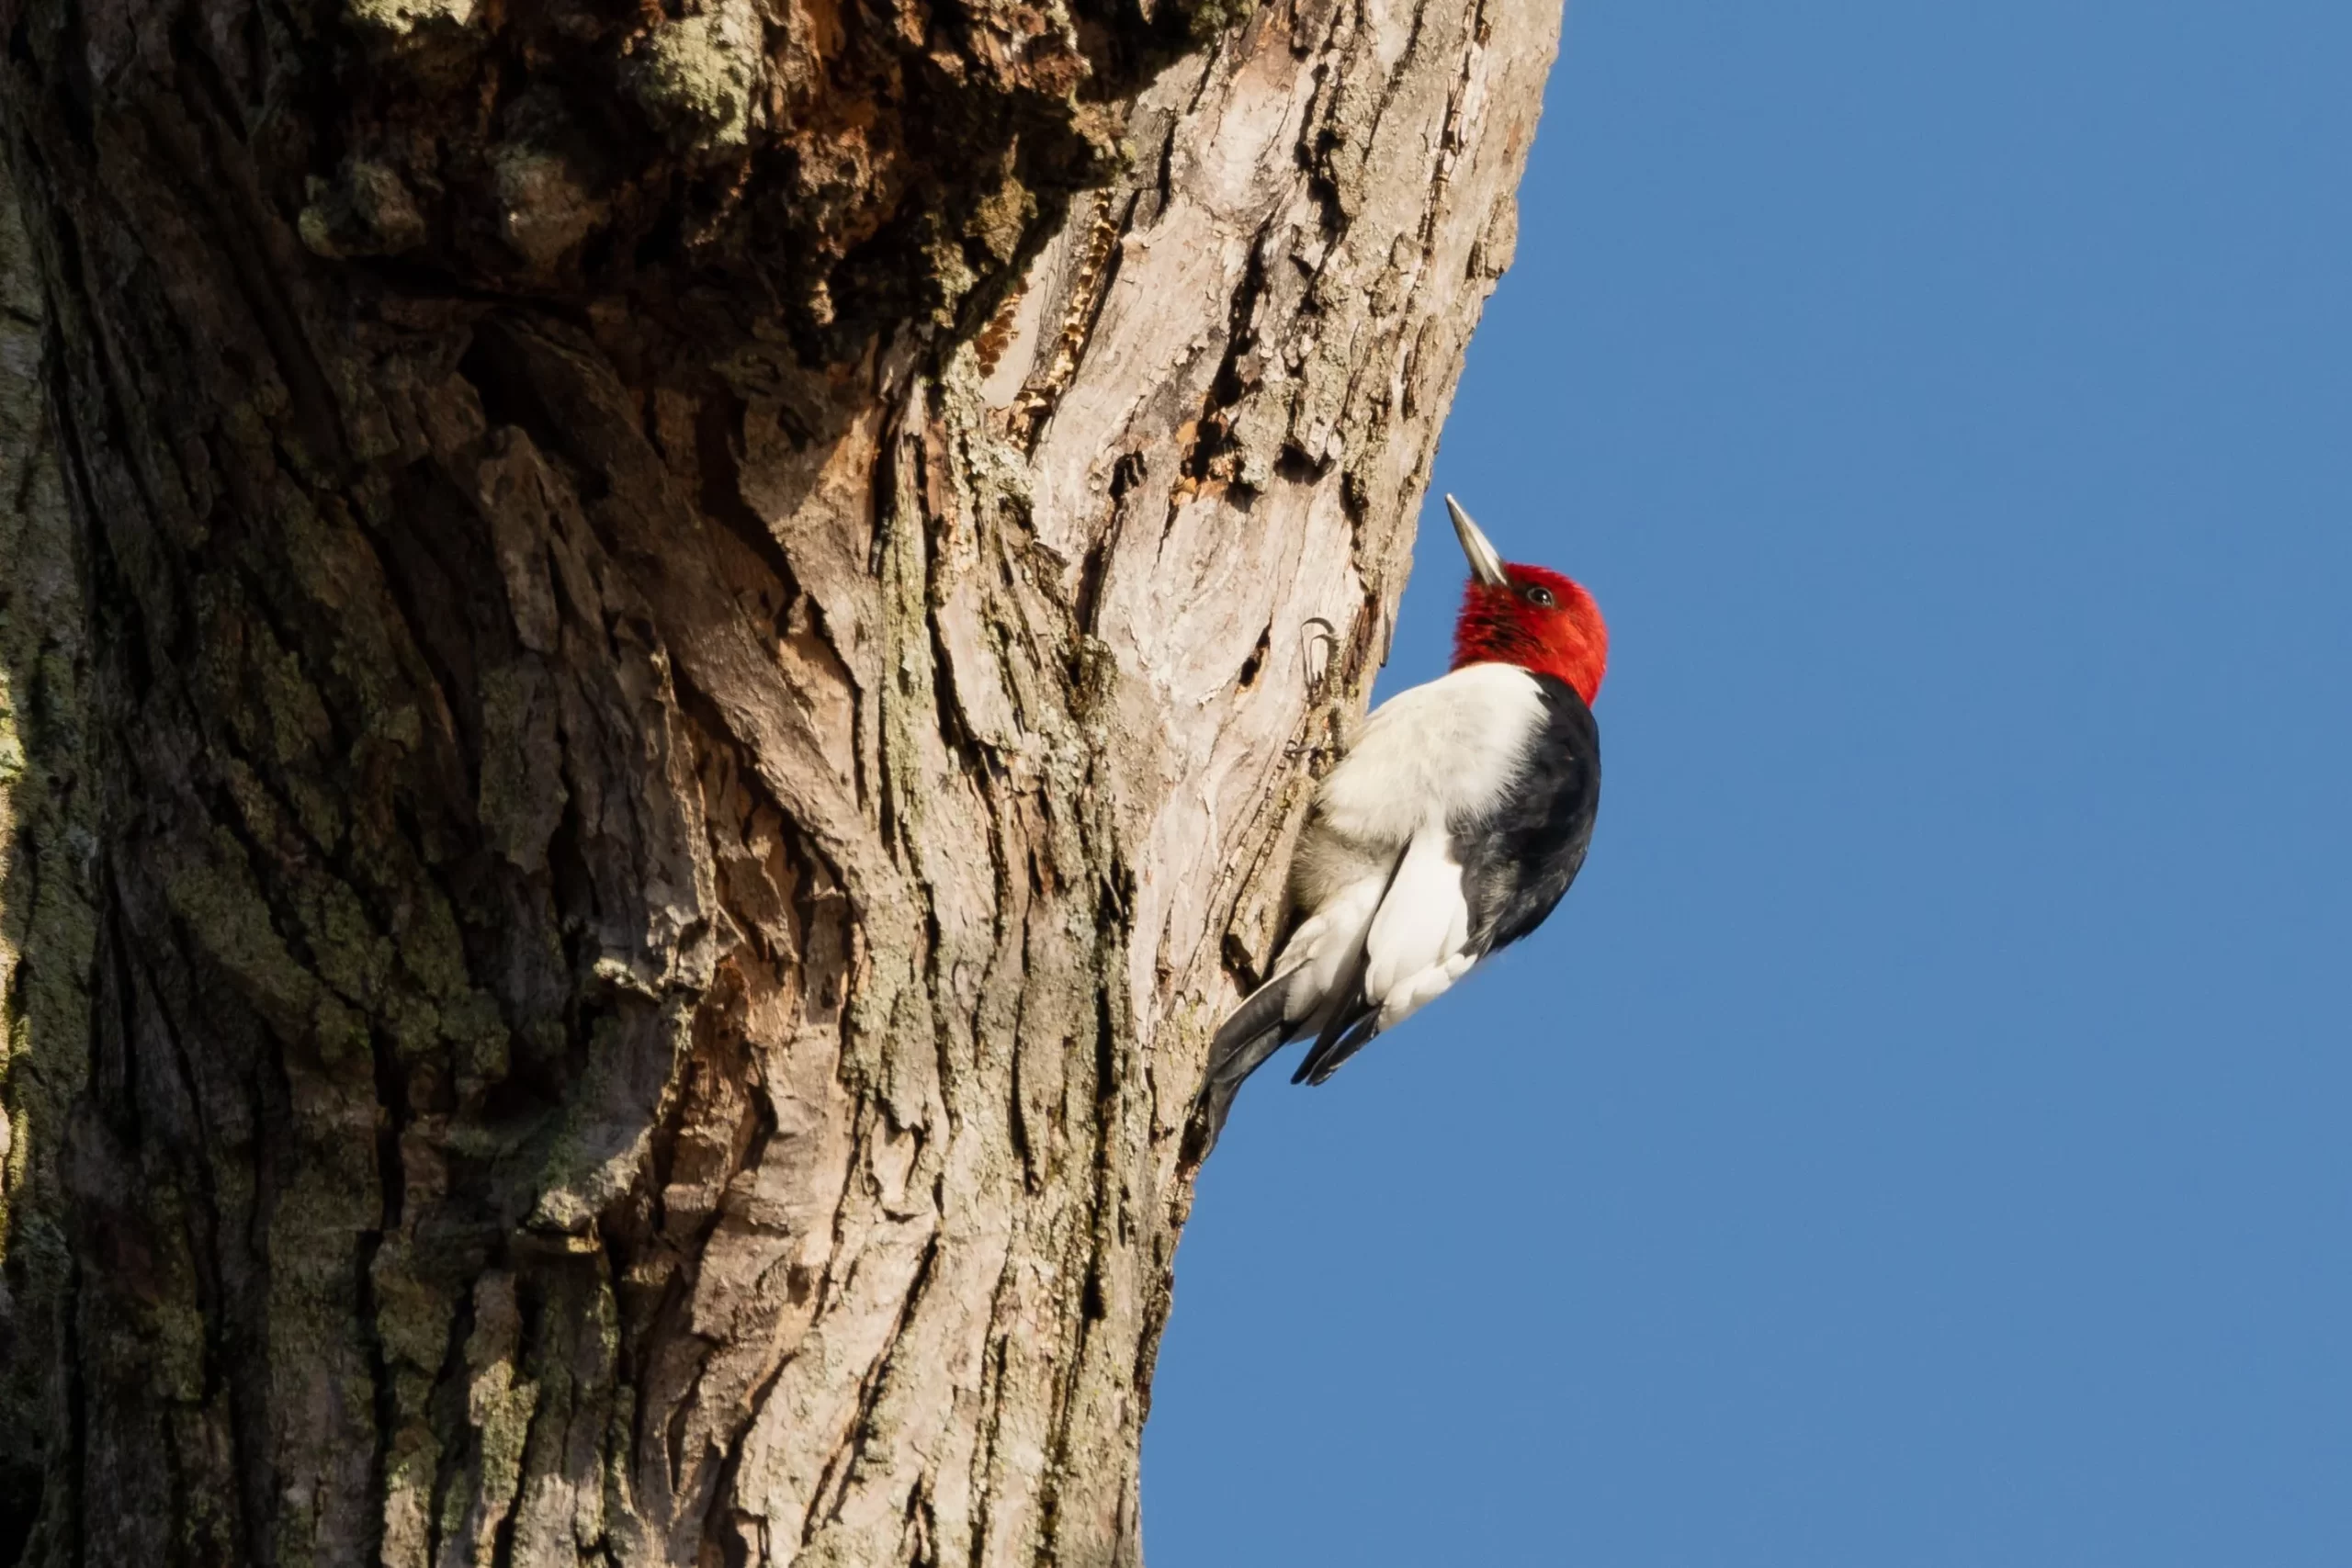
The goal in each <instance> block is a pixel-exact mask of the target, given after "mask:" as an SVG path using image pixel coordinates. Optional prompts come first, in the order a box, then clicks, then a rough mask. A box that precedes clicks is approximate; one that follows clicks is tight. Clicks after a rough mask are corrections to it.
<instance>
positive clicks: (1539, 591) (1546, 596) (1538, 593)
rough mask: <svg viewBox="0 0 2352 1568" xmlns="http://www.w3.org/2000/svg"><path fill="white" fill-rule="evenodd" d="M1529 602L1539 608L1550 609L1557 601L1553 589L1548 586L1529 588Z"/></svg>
mask: <svg viewBox="0 0 2352 1568" xmlns="http://www.w3.org/2000/svg"><path fill="white" fill-rule="evenodd" d="M1527 602H1528V603H1529V604H1532V605H1534V606H1535V607H1536V608H1537V609H1539V610H1548V609H1550V608H1551V607H1552V605H1553V604H1554V603H1555V601H1554V600H1553V598H1552V591H1551V590H1550V589H1548V588H1531V589H1529V590H1528V591H1527Z"/></svg>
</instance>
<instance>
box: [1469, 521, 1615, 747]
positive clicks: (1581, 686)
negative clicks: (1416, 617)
mask: <svg viewBox="0 0 2352 1568" xmlns="http://www.w3.org/2000/svg"><path fill="white" fill-rule="evenodd" d="M1445 509H1446V510H1447V511H1448V512H1450V513H1453V532H1454V534H1455V536H1457V537H1459V538H1460V539H1461V541H1462V553H1463V554H1464V555H1465V556H1468V557H1469V558H1470V581H1468V582H1466V583H1464V584H1463V587H1462V615H1461V617H1460V618H1459V619H1458V620H1456V621H1455V622H1454V624H1453V667H1454V668H1455V669H1456V670H1459V669H1461V668H1462V667H1463V666H1464V665H1465V664H1485V663H1494V664H1516V665H1518V666H1519V667H1520V668H1521V669H1522V670H1527V671H1532V672H1533V673H1535V674H1538V675H1557V676H1558V677H1559V678H1560V679H1561V680H1563V681H1566V682H1567V683H1568V684H1569V685H1571V686H1573V687H1575V688H1576V692H1577V695H1578V696H1580V697H1582V698H1583V699H1584V700H1585V701H1586V702H1588V703H1589V702H1590V701H1592V699H1593V696H1594V694H1597V693H1598V692H1599V691H1600V677H1601V674H1602V672H1603V671H1606V670H1607V669H1608V668H1609V628H1608V627H1607V626H1604V625H1603V624H1602V623H1601V619H1600V605H1598V604H1594V603H1593V602H1592V595H1591V594H1589V593H1587V592H1585V591H1584V590H1583V589H1581V588H1579V587H1577V585H1576V584H1575V583H1573V582H1571V581H1568V580H1567V579H1566V578H1565V577H1562V576H1561V575H1560V574H1559V573H1558V572H1556V571H1550V570H1545V569H1544V568H1543V567H1540V566H1518V565H1515V564H1513V563H1511V562H1509V561H1506V560H1504V559H1503V558H1502V557H1501V556H1499V555H1498V554H1496V552H1495V547H1494V546H1492V545H1490V544H1488V543H1487V536H1486V535H1484V534H1482V533H1480V532H1479V531H1478V525H1476V523H1473V522H1471V521H1470V514H1469V513H1466V512H1464V511H1463V510H1462V508H1461V506H1460V505H1459V504H1458V503H1456V502H1455V501H1454V499H1453V497H1452V496H1450V495H1449V496H1447V497H1446V498H1445Z"/></svg>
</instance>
